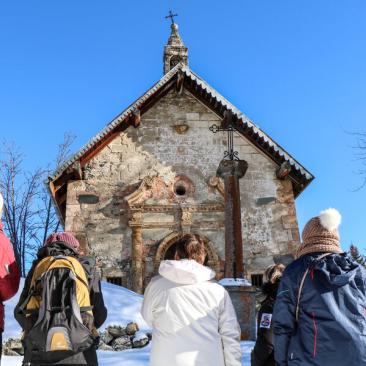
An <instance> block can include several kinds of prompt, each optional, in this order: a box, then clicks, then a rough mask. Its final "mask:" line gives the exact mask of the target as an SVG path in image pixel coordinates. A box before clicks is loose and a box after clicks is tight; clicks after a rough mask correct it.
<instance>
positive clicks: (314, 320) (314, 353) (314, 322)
mask: <svg viewBox="0 0 366 366" xmlns="http://www.w3.org/2000/svg"><path fill="white" fill-rule="evenodd" d="M312 315H313V326H314V351H313V358H315V357H316V351H317V338H318V326H317V324H316V318H315V313H314V312H313V313H312Z"/></svg>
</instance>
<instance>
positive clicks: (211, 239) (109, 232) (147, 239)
mask: <svg viewBox="0 0 366 366" xmlns="http://www.w3.org/2000/svg"><path fill="white" fill-rule="evenodd" d="M214 123H215V124H219V123H220V120H219V118H218V117H217V116H216V115H215V114H214V113H213V112H212V111H210V110H209V109H208V108H207V107H206V106H204V105H203V104H201V103H200V102H199V101H198V100H197V99H196V98H194V97H193V96H192V95H191V94H190V93H189V92H188V91H186V90H184V92H183V93H182V94H181V95H179V94H177V93H176V92H175V91H171V92H169V93H168V94H167V95H166V96H165V97H164V98H162V99H161V100H160V101H159V102H158V103H156V104H155V105H154V106H153V107H152V108H151V109H150V110H149V111H148V112H146V113H145V114H143V115H142V119H141V124H140V126H139V127H138V128H134V127H129V128H128V129H127V130H126V131H125V132H122V133H121V134H120V135H119V136H118V137H117V138H115V139H114V140H113V141H112V142H111V143H110V144H109V145H108V146H106V147H105V148H104V149H103V150H102V151H101V152H99V154H97V155H96V156H95V157H94V158H92V159H91V160H90V161H89V162H88V164H87V165H86V166H85V169H84V180H83V181H74V182H69V184H68V194H67V210H66V230H71V231H74V232H75V233H76V234H77V236H78V237H79V239H80V240H81V241H82V243H83V245H85V247H86V249H87V250H89V251H91V252H92V253H94V254H95V255H96V256H97V257H99V258H100V260H101V261H102V263H103V271H102V273H103V276H104V277H114V276H119V277H122V278H123V284H124V285H127V286H129V287H132V283H131V278H130V277H131V276H130V273H131V272H130V271H131V253H132V237H133V235H132V229H133V227H132V226H133V225H131V215H132V214H133V212H132V211H133V210H132V209H131V207H130V206H129V205H130V204H129V203H128V199H129V197H131V195H132V196H133V195H134V194H135V192H137V191H139V190H140V191H141V192H140V196H139V200H140V201H139V205H140V206H141V204H142V205H143V207H145V208H146V210H145V209H144V210H143V211H142V212H140V213H139V215H140V218H139V220H140V221H141V223H139V224H138V227H141V233H142V241H143V263H142V271H143V277H144V279H145V281H144V284H145V285H146V283H147V281H148V280H149V279H150V278H151V276H152V275H153V274H154V269H156V263H155V262H154V260H155V259H156V258H155V257H156V253H157V251H158V247H159V244H160V243H161V242H162V240H163V239H164V238H166V237H167V236H169V235H171V233H172V232H182V231H183V232H189V231H193V232H197V233H199V234H201V235H203V236H204V237H205V238H206V239H207V242H208V243H209V245H210V246H211V247H212V248H213V249H214V250H215V252H216V254H217V256H218V260H219V263H218V264H217V265H219V266H221V269H222V264H223V260H224V212H223V202H224V201H223V196H222V193H221V192H220V189H219V187H214V185H213V184H212V178H213V177H214V176H215V175H216V169H217V167H218V164H219V162H220V160H221V159H222V157H223V152H224V151H225V150H226V134H225V133H216V134H213V133H212V132H210V131H209V127H210V126H211V125H212V124H214ZM234 144H235V149H236V150H237V151H238V152H239V156H240V158H241V159H244V160H246V161H247V162H248V163H249V168H248V172H247V174H246V176H245V177H244V178H243V179H241V180H240V189H241V203H242V222H243V247H244V258H245V269H246V271H247V273H248V275H250V274H251V273H263V271H264V269H265V268H266V267H267V266H268V265H269V264H271V263H273V261H283V260H286V259H288V257H286V256H287V255H289V254H291V253H293V252H294V250H295V248H296V247H297V245H298V242H299V234H298V225H297V219H296V212H295V204H294V196H293V191H292V184H291V182H290V181H289V180H278V179H277V178H276V169H277V166H276V164H275V163H274V162H273V161H271V160H270V159H269V158H268V157H267V156H265V155H264V154H263V153H261V152H260V151H259V150H257V149H256V148H255V147H254V146H253V145H252V144H251V143H249V142H248V141H247V140H246V139H245V138H244V137H242V136H240V135H238V134H237V135H236V136H235V142H234ZM144 179H145V180H146V179H147V180H148V181H149V183H148V184H147V185H146V187H143V188H141V184H142V183H141V182H142V181H143V180H144ZM182 186H183V187H184V190H185V194H184V195H179V194H177V193H176V191H177V189H180V188H181V187H182ZM179 187H180V188H179ZM134 199H135V198H134ZM220 207H221V208H220ZM147 208H148V209H147ZM220 275H221V273H220V271H219V276H220Z"/></svg>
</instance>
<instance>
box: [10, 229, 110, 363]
mask: <svg viewBox="0 0 366 366" xmlns="http://www.w3.org/2000/svg"><path fill="white" fill-rule="evenodd" d="M80 249H81V248H80V244H79V242H78V240H77V239H76V238H75V236H74V235H73V234H71V233H69V232H59V233H53V234H51V235H50V236H49V237H48V238H47V240H46V242H45V245H44V246H43V247H42V248H41V249H40V250H39V251H38V254H37V259H36V260H35V261H34V262H33V264H32V268H31V270H30V271H29V273H28V275H27V278H26V280H25V285H24V289H23V291H22V294H21V296H20V299H19V302H18V304H17V306H16V307H15V310H14V315H15V318H16V320H17V321H18V322H19V324H20V325H21V327H22V329H23V332H24V335H23V345H24V360H23V365H24V366H45V365H57V366H60V365H88V366H97V365H98V359H97V353H96V348H97V345H98V343H99V336H98V332H97V330H96V329H97V328H99V327H100V326H101V325H102V324H103V323H104V321H105V320H106V317H107V309H106V307H105V305H104V301H103V294H102V291H101V284H100V280H99V276H98V274H97V271H96V268H95V264H94V262H93V260H92V258H90V257H85V256H83V255H81V253H82V252H81V250H80Z"/></svg>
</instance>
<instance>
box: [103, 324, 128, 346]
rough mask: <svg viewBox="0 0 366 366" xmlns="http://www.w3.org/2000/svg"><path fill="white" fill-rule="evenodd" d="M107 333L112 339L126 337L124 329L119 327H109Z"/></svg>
mask: <svg viewBox="0 0 366 366" xmlns="http://www.w3.org/2000/svg"><path fill="white" fill-rule="evenodd" d="M107 332H108V333H109V334H110V335H111V336H112V337H113V338H119V337H122V336H124V335H126V328H124V327H122V326H121V325H110V326H109V327H107ZM127 334H128V333H127ZM108 343H109V342H108Z"/></svg>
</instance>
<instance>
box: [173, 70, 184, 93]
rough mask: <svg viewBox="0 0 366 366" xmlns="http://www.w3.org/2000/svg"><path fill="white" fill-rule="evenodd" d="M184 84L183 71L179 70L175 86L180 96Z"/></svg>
mask: <svg viewBox="0 0 366 366" xmlns="http://www.w3.org/2000/svg"><path fill="white" fill-rule="evenodd" d="M183 84H184V73H183V71H182V70H179V71H178V74H177V82H176V84H175V88H176V91H177V93H178V94H182V92H183Z"/></svg>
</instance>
